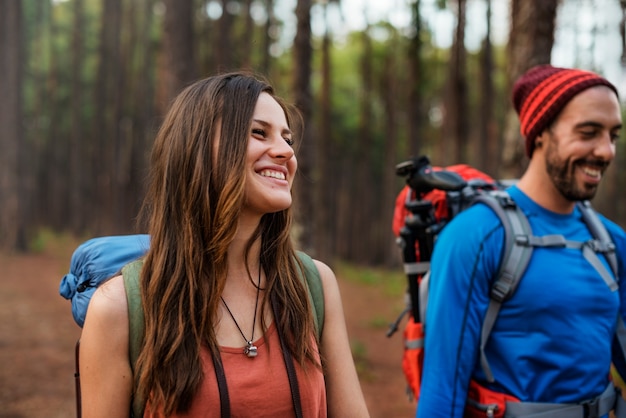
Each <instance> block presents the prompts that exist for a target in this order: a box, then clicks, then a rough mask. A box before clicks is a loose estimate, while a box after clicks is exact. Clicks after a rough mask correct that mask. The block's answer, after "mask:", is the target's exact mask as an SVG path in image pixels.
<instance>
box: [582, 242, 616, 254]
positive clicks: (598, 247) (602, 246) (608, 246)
mask: <svg viewBox="0 0 626 418" xmlns="http://www.w3.org/2000/svg"><path fill="white" fill-rule="evenodd" d="M585 245H587V246H588V247H589V248H590V249H591V250H593V252H596V253H602V254H607V253H612V252H615V244H613V243H612V242H603V241H599V240H597V239H590V240H589V241H587V242H586V243H585Z"/></svg>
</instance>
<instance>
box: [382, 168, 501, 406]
mask: <svg viewBox="0 0 626 418" xmlns="http://www.w3.org/2000/svg"><path fill="white" fill-rule="evenodd" d="M444 169H445V170H447V171H453V172H455V173H458V174H459V175H460V176H461V177H462V178H463V179H464V180H468V181H469V180H473V179H477V180H482V181H486V182H488V183H493V184H495V180H494V179H493V178H492V177H491V176H489V175H487V174H485V173H483V172H482V171H480V170H477V169H476V168H474V167H470V166H468V165H466V164H457V165H453V166H449V167H445V168H442V167H433V170H444ZM409 193H413V191H412V190H411V189H410V188H409V186H405V187H404V188H403V189H402V190H401V191H400V193H399V194H398V196H397V197H396V202H395V207H394V215H393V222H392V230H393V233H394V234H395V235H396V236H400V231H401V229H402V227H403V226H404V224H405V220H406V218H407V217H408V216H410V215H411V213H410V211H409V210H408V209H407V208H406V202H407V198H409V197H410V198H412V199H423V200H428V201H430V202H432V205H433V213H434V216H435V220H436V221H437V222H441V221H444V220H448V219H449V217H450V213H449V207H448V202H447V201H446V192H445V191H442V190H431V191H429V192H427V193H424V195H423V196H409ZM415 247H416V248H415V252H416V256H417V260H418V261H422V260H421V259H420V254H419V246H418V243H417V242H416V244H415ZM421 279H422V277H419V278H418V284H419V282H421ZM422 321H423V318H417V319H416V318H413V316H412V315H409V319H408V321H407V324H406V326H405V328H404V331H403V340H404V354H403V357H402V370H403V372H404V375H405V378H406V381H407V385H408V392H409V396H411V397H412V398H414V399H417V400H418V399H419V395H420V386H421V380H422V364H423V362H424V324H423V323H422Z"/></svg>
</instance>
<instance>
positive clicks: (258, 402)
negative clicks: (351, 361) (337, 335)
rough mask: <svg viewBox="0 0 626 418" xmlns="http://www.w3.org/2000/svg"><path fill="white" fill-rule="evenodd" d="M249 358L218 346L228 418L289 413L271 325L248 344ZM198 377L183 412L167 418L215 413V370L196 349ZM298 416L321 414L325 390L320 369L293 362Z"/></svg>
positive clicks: (319, 417)
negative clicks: (200, 374) (255, 352)
mask: <svg viewBox="0 0 626 418" xmlns="http://www.w3.org/2000/svg"><path fill="white" fill-rule="evenodd" d="M254 345H256V346H257V348H258V355H257V356H256V357H255V358H248V357H247V356H246V355H244V354H243V348H242V347H238V348H230V347H222V348H221V349H220V353H221V356H222V363H223V364H224V374H225V375H226V382H227V384H228V395H229V397H230V410H231V417H232V418H248V417H260V416H271V417H281V418H283V417H285V418H290V417H295V412H294V410H293V403H292V400H291V389H290V388H289V380H288V378H287V369H286V368H285V362H284V360H283V354H282V351H281V347H280V340H279V338H278V332H277V330H276V326H275V324H274V323H272V325H271V326H270V327H269V329H268V330H267V332H266V333H265V335H264V336H263V337H261V338H260V339H259V340H257V341H255V342H254ZM201 359H202V367H203V369H204V376H205V378H204V381H203V382H202V384H201V385H200V388H199V390H198V393H197V394H196V397H195V399H194V401H193V403H192V405H191V408H190V410H189V412H188V413H186V414H175V415H173V416H172V418H189V417H194V418H195V417H217V418H219V417H220V399H219V391H218V387H217V379H216V377H215V369H214V367H213V362H212V360H211V354H210V353H209V351H208V349H203V350H202V352H201ZM294 367H295V369H296V375H297V376H298V385H299V388H300V398H301V399H300V402H301V405H302V413H303V415H304V418H326V389H325V385H324V376H323V374H322V372H321V371H320V370H319V369H317V368H316V367H314V366H313V365H311V366H310V367H307V368H306V370H303V368H302V367H301V366H300V365H299V364H298V363H297V362H295V361H294ZM162 417H163V414H162V413H161V412H160V411H154V412H153V411H151V408H150V406H149V405H147V406H146V410H145V412H144V418H162Z"/></svg>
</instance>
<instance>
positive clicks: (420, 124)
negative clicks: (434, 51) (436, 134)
mask: <svg viewBox="0 0 626 418" xmlns="http://www.w3.org/2000/svg"><path fill="white" fill-rule="evenodd" d="M420 5H421V2H420V0H415V1H414V2H413V4H412V6H411V16H412V19H413V24H412V26H413V30H412V33H411V36H410V39H409V43H408V46H409V47H408V50H407V56H408V64H409V74H408V76H409V86H408V102H407V131H408V151H409V155H412V156H418V155H419V153H420V151H421V148H422V147H421V145H422V141H423V140H424V138H425V135H424V125H425V118H424V110H423V109H424V105H423V102H424V100H423V94H422V92H423V91H424V88H423V85H424V82H425V79H426V78H425V77H424V65H423V63H422V49H423V45H422V44H423V43H422V35H423V33H422V32H423V29H422V17H421V11H420V10H421V7H420Z"/></svg>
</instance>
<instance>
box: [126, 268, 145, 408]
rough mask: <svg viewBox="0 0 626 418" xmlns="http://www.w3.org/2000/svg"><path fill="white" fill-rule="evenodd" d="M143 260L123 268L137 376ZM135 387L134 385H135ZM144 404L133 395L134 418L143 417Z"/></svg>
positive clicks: (129, 327)
mask: <svg viewBox="0 0 626 418" xmlns="http://www.w3.org/2000/svg"><path fill="white" fill-rule="evenodd" d="M142 267H143V260H137V261H133V262H132V263H129V264H127V265H125V266H124V267H123V268H122V276H123V279H124V288H125V289H126V299H127V301H128V343H129V349H128V353H129V358H130V366H131V368H132V370H133V375H134V376H136V369H135V363H136V362H137V358H138V357H139V350H140V349H141V339H142V337H143V323H144V315H143V308H142V306H141V291H140V289H139V277H140V275H141V268H142ZM133 387H134V385H133ZM144 406H145V405H144V402H143V400H142V399H139V398H138V397H137V396H136V394H135V393H133V401H132V412H133V417H135V418H138V417H142V416H143V410H144Z"/></svg>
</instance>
